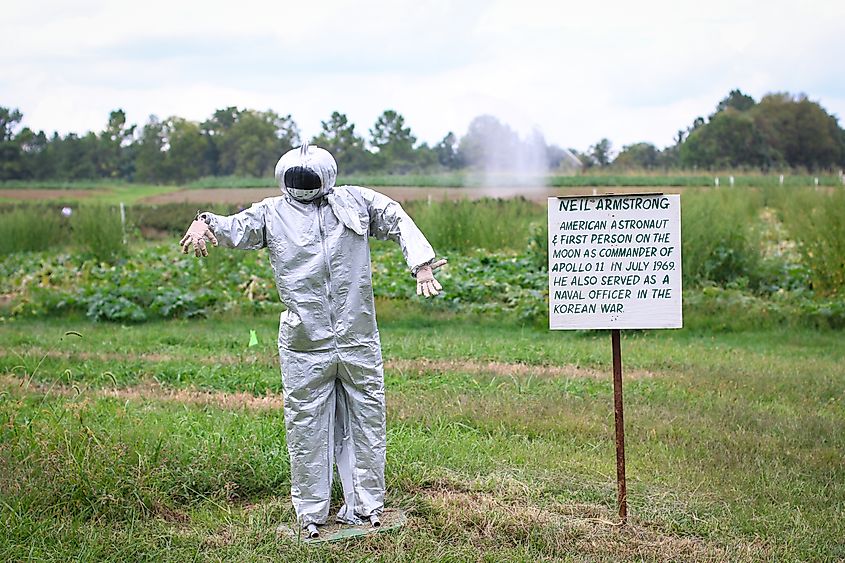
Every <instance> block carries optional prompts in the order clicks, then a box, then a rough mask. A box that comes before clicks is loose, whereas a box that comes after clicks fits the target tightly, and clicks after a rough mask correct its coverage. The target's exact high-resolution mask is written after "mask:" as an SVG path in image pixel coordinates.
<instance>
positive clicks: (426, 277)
mask: <svg viewBox="0 0 845 563" xmlns="http://www.w3.org/2000/svg"><path fill="white" fill-rule="evenodd" d="M358 189H359V190H360V192H361V195H362V196H363V197H364V201H366V202H367V209H368V212H369V215H370V236H373V237H375V238H377V239H380V240H392V241H394V242H396V243H398V244H399V246H400V247H401V248H402V254H403V255H404V257H405V262H406V263H407V264H408V268H410V270H411V273H412V274H413V275H414V276H415V277H416V278H417V295H424V296H425V297H431V296H433V295H437V294H438V292H439V291H440V290H441V289H442V287H441V285H440V283H439V282H438V281H437V280H436V279H435V278H434V274H433V272H434V271H435V270H437V269H438V268H440V267H442V266H443V265H444V264H446V260H438V261H437V262H434V263H432V262H433V260H434V249H433V248H431V245H430V244H429V243H428V240H426V238H425V235H423V234H422V231H420V229H419V227H417V225H416V224H415V223H414V221H413V220H412V219H411V218H410V217H409V216H408V214H407V213H405V210H404V209H402V206H401V205H399V203H398V202H396V201H394V200H392V199H390V198H389V197H387V196H386V195H384V194H380V193H378V192H376V191H374V190H371V189H368V188H358Z"/></svg>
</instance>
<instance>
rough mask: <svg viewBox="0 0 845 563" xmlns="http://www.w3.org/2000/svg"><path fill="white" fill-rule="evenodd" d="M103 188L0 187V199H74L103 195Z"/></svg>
mask: <svg viewBox="0 0 845 563" xmlns="http://www.w3.org/2000/svg"><path fill="white" fill-rule="evenodd" d="M105 193H108V192H106V191H105V190H53V189H49V190H48V189H44V190H42V189H35V188H30V189H0V199H14V200H26V201H37V200H43V199H50V200H58V201H64V200H75V199H87V198H90V197H94V196H99V195H103V194H105Z"/></svg>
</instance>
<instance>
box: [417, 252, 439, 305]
mask: <svg viewBox="0 0 845 563" xmlns="http://www.w3.org/2000/svg"><path fill="white" fill-rule="evenodd" d="M445 264H446V260H445V259H443V260H438V261H437V262H434V263H432V264H426V265H425V266H420V267H419V268H417V295H425V296H426V297H434V296H435V295H437V294H438V293H440V290H441V289H443V286H441V285H440V282H438V281H437V279H436V278H435V277H434V271H435V270H438V269H440V268H442V267H443V266H444V265H445Z"/></svg>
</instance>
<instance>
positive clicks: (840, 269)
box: [767, 189, 845, 295]
mask: <svg viewBox="0 0 845 563" xmlns="http://www.w3.org/2000/svg"><path fill="white" fill-rule="evenodd" d="M767 197H768V198H769V199H771V205H772V206H773V207H775V208H776V209H777V211H778V218H779V219H780V221H781V222H782V223H783V224H784V226H785V227H786V229H787V231H788V233H789V237H790V238H791V239H792V240H794V241H795V243H796V244H797V248H798V251H799V252H800V253H801V258H802V261H803V263H804V265H805V266H806V267H807V269H808V270H809V271H810V277H811V280H812V284H813V289H814V290H817V291H819V292H821V293H823V294H828V295H832V294H840V293H843V292H845V191H844V190H841V189H839V190H813V189H803V190H784V189H781V190H769V192H768V193H767Z"/></svg>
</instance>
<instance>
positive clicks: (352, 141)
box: [311, 111, 372, 173]
mask: <svg viewBox="0 0 845 563" xmlns="http://www.w3.org/2000/svg"><path fill="white" fill-rule="evenodd" d="M320 125H321V130H320V134H319V135H317V136H316V137H314V138H313V139H311V142H312V143H313V144H315V145H317V146H319V147H323V148H324V149H326V150H327V151H329V152H330V153H332V155H333V156H334V158H335V160H336V161H337V165H338V168H339V169H340V170H343V171H344V173H350V172H357V171H361V170H366V169H367V168H368V167H369V166H371V162H370V157H371V156H372V155H371V154H370V153H369V152H368V151H367V149H366V148H365V146H364V139H363V138H362V137H361V136H359V135H358V134H357V133H356V132H355V124H354V123H350V122H349V119H348V118H347V117H346V114H343V113H340V112H337V111H335V112H332V115H331V117H329V120H328V121H321V122H320Z"/></svg>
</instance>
